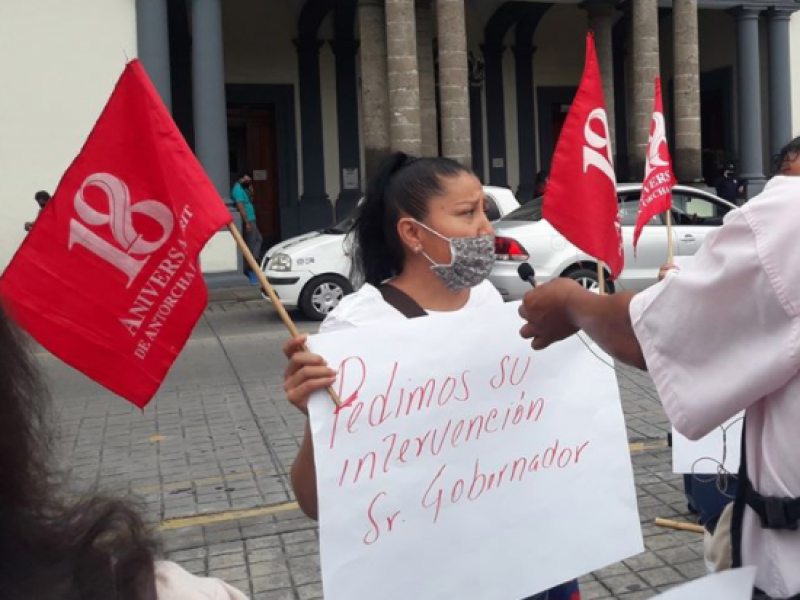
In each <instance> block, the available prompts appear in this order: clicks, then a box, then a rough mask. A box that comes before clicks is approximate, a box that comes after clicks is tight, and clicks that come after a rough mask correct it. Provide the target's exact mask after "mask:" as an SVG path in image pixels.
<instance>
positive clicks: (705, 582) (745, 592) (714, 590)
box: [654, 567, 756, 600]
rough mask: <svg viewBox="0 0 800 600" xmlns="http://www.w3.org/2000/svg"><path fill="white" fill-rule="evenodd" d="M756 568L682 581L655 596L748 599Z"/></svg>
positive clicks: (668, 599)
mask: <svg viewBox="0 0 800 600" xmlns="http://www.w3.org/2000/svg"><path fill="white" fill-rule="evenodd" d="M755 580H756V568H755V567H744V568H742V569H729V570H727V571H722V572H720V573H715V574H714V575H708V576H706V577H702V578H700V579H695V580H694V581H690V582H689V583H684V584H683V585H679V586H678V587H676V588H674V589H671V590H669V591H668V592H666V593H665V594H661V595H660V596H654V597H657V598H658V599H659V600H701V599H702V600H750V598H752V597H753V584H754V583H755Z"/></svg>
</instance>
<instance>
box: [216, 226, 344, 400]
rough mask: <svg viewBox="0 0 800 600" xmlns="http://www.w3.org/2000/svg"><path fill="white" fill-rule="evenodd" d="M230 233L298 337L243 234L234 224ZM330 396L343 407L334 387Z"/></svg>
mask: <svg viewBox="0 0 800 600" xmlns="http://www.w3.org/2000/svg"><path fill="white" fill-rule="evenodd" d="M228 231H230V232H231V235H232V236H233V239H234V240H236V245H237V246H239V250H241V251H242V256H243V257H244V259H245V261H247V266H249V267H250V270H251V271H253V273H255V274H256V277H258V281H259V283H260V284H261V289H262V290H264V291H265V292H266V293H267V296H269V299H270V300H272V305H273V306H274V307H275V310H277V311H278V315H279V316H280V318H281V321H283V324H284V325H286V329H288V330H289V333H290V334H291V335H292V337H298V336H299V335H300V332H299V331H298V330H297V326H296V325H295V324H294V321H292V318H291V317H290V316H289V313H287V312H286V309H285V308H284V306H283V302H281V300H280V298H278V295H277V294H276V293H275V290H273V289H272V286H271V285H270V284H269V281H267V278H266V277H265V276H264V272H263V271H262V270H261V266H260V265H259V264H258V262H256V259H255V257H254V256H253V253H252V252H250V248H248V247H247V244H246V243H245V241H244V238H242V234H241V233H239V230H238V229H237V228H236V225H234V224H233V222H230V223H228ZM303 350H306V351H308V348H306V346H305V345H303ZM328 395H330V397H331V399H332V400H333V402H334V403H335V404H336V406H341V405H342V401H341V400H340V399H339V395H338V394H337V393H336V391H335V390H334V389H333V387H329V388H328Z"/></svg>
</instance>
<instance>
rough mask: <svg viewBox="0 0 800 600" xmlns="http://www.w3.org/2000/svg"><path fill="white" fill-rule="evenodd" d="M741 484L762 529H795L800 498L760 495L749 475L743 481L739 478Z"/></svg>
mask: <svg viewBox="0 0 800 600" xmlns="http://www.w3.org/2000/svg"><path fill="white" fill-rule="evenodd" d="M742 460H744V457H742ZM742 484H744V486H745V490H744V500H745V502H747V505H748V506H749V507H750V508H752V509H753V510H754V511H755V512H756V514H757V515H758V517H759V519H761V527H762V529H783V530H788V531H797V529H798V523H800V498H779V497H777V496H762V495H761V494H759V493H758V492H757V491H755V490H754V489H753V484H752V483H751V482H750V478H749V477H745V479H744V481H742V480H740V481H739V485H742Z"/></svg>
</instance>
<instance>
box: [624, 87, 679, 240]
mask: <svg viewBox="0 0 800 600" xmlns="http://www.w3.org/2000/svg"><path fill="white" fill-rule="evenodd" d="M653 104H654V106H653V121H652V122H651V123H650V142H649V144H648V147H647V158H646V160H645V167H644V185H643V186H642V198H641V200H639V215H638V216H637V217H636V227H635V228H634V230H633V251H634V252H636V244H637V243H638V241H639V236H640V235H641V234H642V228H643V227H644V226H645V225H646V224H647V222H648V221H649V220H650V219H652V218H653V217H654V216H655V215H657V214H659V213H662V212H665V211H668V210H670V209H671V208H672V188H673V187H674V186H675V175H674V174H673V173H672V160H671V159H670V156H669V148H668V147H667V126H666V123H665V121H664V103H663V102H662V100H661V78H660V77H656V90H655V100H654V102H653Z"/></svg>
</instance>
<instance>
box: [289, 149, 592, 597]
mask: <svg viewBox="0 0 800 600" xmlns="http://www.w3.org/2000/svg"><path fill="white" fill-rule="evenodd" d="M484 203H485V198H484V194H483V188H482V186H481V182H480V181H479V180H478V178H477V177H476V176H475V174H474V173H473V172H472V171H471V170H469V169H468V168H466V167H464V166H463V165H461V164H459V163H457V162H455V161H453V160H449V159H446V158H419V159H417V158H412V157H410V156H407V155H405V154H402V153H396V154H393V155H392V156H390V157H389V158H388V159H387V160H386V162H385V163H384V164H383V165H382V166H381V169H380V170H379V172H378V173H377V175H376V177H375V179H374V180H373V181H372V182H371V184H370V186H369V189H368V191H367V196H366V199H365V200H364V203H363V204H362V205H361V207H360V209H359V210H360V212H359V214H358V218H357V220H356V223H355V225H354V227H353V232H352V233H353V238H354V239H353V241H354V242H355V245H354V253H353V277H352V279H353V280H354V281H358V282H363V286H362V287H361V288H360V289H359V290H358V291H357V292H355V293H354V294H352V295H350V296H347V297H346V298H344V299H343V300H342V302H341V303H340V304H339V306H338V307H337V308H336V309H335V310H334V311H333V312H332V313H331V314H330V315H329V316H328V317H327V319H326V320H325V321H324V322H323V323H322V326H321V327H320V332H323V333H324V332H330V331H336V330H341V329H346V328H352V327H361V326H364V325H372V324H377V323H383V322H385V321H387V320H397V319H405V318H415V317H422V316H426V315H435V314H436V313H445V312H448V313H452V312H456V311H460V310H468V309H472V308H480V307H483V306H488V305H493V304H497V305H500V304H502V303H503V300H502V298H501V296H500V294H499V293H498V292H497V290H496V289H495V288H494V287H493V286H492V284H491V283H489V281H488V280H487V279H486V278H487V277H488V275H489V272H490V271H491V269H492V265H493V264H494V259H495V255H494V229H493V228H492V225H491V223H489V220H488V219H487V218H486V214H485V212H484ZM304 343H305V336H302V337H299V338H295V339H292V340H290V341H289V343H287V345H286V347H285V349H284V350H285V352H286V356H287V357H288V358H289V366H288V367H287V369H286V374H285V380H284V385H285V389H286V393H287V396H288V398H289V401H290V402H291V403H292V404H294V405H295V406H296V407H297V408H298V409H299V410H301V411H302V412H303V413H306V414H307V411H308V399H309V397H310V396H311V394H313V393H314V392H316V391H319V390H324V389H325V388H327V387H328V386H330V385H332V384H333V383H334V381H335V380H336V372H335V371H333V370H332V369H330V368H329V367H328V366H327V365H326V364H325V362H324V360H323V359H322V357H320V356H317V355H315V354H311V353H310V352H305V351H303V349H302V348H303V345H304ZM292 487H293V488H294V492H295V495H296V496H297V501H298V503H299V504H300V507H301V508H302V510H303V512H304V513H306V514H307V515H308V516H309V517H311V518H313V519H316V518H317V484H316V471H315V466H314V449H313V446H312V437H311V431H310V429H309V427H308V424H306V430H305V437H304V439H303V444H302V446H301V447H300V450H299V452H298V454H297V458H296V459H295V462H294V465H293V466H292ZM579 597H580V594H579V592H578V584H577V582H569V583H567V584H564V585H561V586H559V587H558V588H554V589H552V590H550V591H548V592H544V593H543V594H538V595H537V596H535V597H534V598H535V599H536V600H578V599H579Z"/></svg>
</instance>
